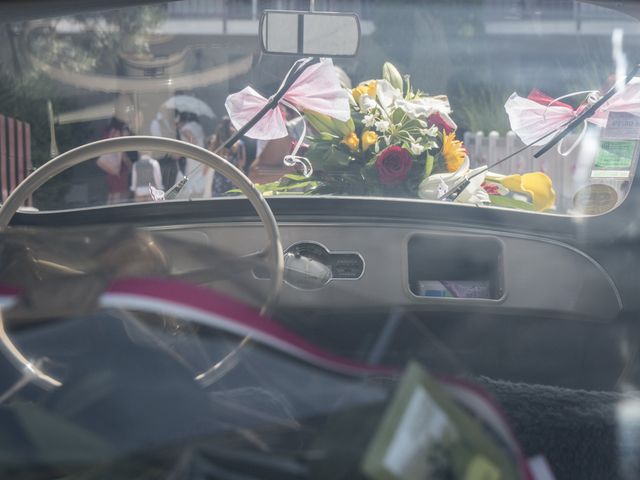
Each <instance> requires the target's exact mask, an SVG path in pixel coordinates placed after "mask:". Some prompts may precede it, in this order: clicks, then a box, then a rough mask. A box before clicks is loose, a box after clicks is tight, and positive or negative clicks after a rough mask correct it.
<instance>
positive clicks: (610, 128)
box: [603, 112, 640, 140]
mask: <svg viewBox="0 0 640 480" xmlns="http://www.w3.org/2000/svg"><path fill="white" fill-rule="evenodd" d="M603 136H604V137H605V138H611V139H628V140H637V139H640V116H638V115H634V114H633V113H628V112H610V113H609V117H608V118H607V126H606V127H605V129H604V135H603Z"/></svg>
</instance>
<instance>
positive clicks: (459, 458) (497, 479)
mask: <svg viewBox="0 0 640 480" xmlns="http://www.w3.org/2000/svg"><path fill="white" fill-rule="evenodd" d="M472 394H473V393H472V392H471V391H470V392H469V395H472ZM486 425H487V424H484V423H482V422H481V421H480V420H479V419H477V418H475V417H474V416H473V415H471V414H470V413H469V412H467V411H466V410H465V409H464V408H461V407H460V406H459V405H458V404H457V403H456V402H455V401H454V400H453V399H452V398H451V397H450V396H449V395H447V393H446V392H445V390H444V389H443V388H442V386H441V384H440V383H439V382H437V381H436V380H434V379H433V378H431V376H430V375H429V374H428V373H427V372H426V371H425V370H424V369H423V368H422V367H421V366H420V365H418V364H417V363H411V364H410V365H409V366H408V367H407V369H406V371H405V373H404V374H403V375H402V378H401V379H400V382H399V384H398V387H397V389H396V392H395V393H394V395H393V398H392V400H391V402H390V403H389V406H388V407H387V409H386V411H385V413H384V416H383V418H382V420H381V422H380V425H379V426H378V429H377V430H376V433H375V435H374V436H373V438H372V439H371V441H370V443H369V446H368V448H367V451H366V453H365V456H364V458H363V461H362V464H361V468H362V471H363V473H365V475H366V476H367V478H369V479H372V480H423V479H425V478H440V477H447V478H448V477H451V478H460V479H465V480H466V479H467V478H469V479H471V478H474V479H475V478H486V479H487V480H506V479H517V478H520V477H519V470H518V465H517V459H516V457H515V456H514V455H513V452H511V451H509V450H508V448H506V447H505V446H504V445H503V444H502V443H501V442H499V441H498V440H497V435H495V433H494V432H491V431H488V430H487V429H486V428H487V427H486ZM477 474H482V476H481V477H478V476H477ZM470 475H471V477H470Z"/></svg>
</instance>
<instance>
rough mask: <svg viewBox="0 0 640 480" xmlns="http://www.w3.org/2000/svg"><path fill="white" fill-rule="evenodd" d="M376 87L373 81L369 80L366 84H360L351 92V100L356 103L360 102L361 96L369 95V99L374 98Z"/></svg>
mask: <svg viewBox="0 0 640 480" xmlns="http://www.w3.org/2000/svg"><path fill="white" fill-rule="evenodd" d="M377 85H378V84H377V82H376V81H375V80H370V81H369V82H367V83H361V84H360V85H358V86H357V87H356V88H354V89H353V90H351V94H352V95H353V99H354V100H355V101H356V102H357V101H358V100H360V97H361V96H362V95H369V96H370V97H371V98H376V91H377Z"/></svg>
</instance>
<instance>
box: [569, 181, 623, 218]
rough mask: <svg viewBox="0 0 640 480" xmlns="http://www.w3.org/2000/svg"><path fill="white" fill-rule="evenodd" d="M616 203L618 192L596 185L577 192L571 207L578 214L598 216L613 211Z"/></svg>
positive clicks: (609, 187)
mask: <svg viewBox="0 0 640 480" xmlns="http://www.w3.org/2000/svg"><path fill="white" fill-rule="evenodd" d="M617 203H618V192H616V190H615V188H613V187H611V186H610V185H605V184H603V183H596V184H593V185H587V186H586V187H583V188H582V189H580V190H578V191H577V192H576V194H575V195H574V196H573V206H574V208H575V209H576V211H577V212H578V213H582V214H585V215H598V214H601V213H605V212H608V211H609V210H611V209H613V208H614V207H615V206H616V204H617Z"/></svg>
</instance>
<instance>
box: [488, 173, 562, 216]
mask: <svg viewBox="0 0 640 480" xmlns="http://www.w3.org/2000/svg"><path fill="white" fill-rule="evenodd" d="M500 183H502V185H504V186H505V187H506V188H508V189H509V190H511V191H512V192H518V193H525V194H527V195H529V196H530V197H531V201H532V203H533V208H535V209H536V210H538V211H540V212H541V211H543V210H547V209H549V208H551V207H553V205H554V204H555V202H556V192H555V190H554V189H553V183H552V182H551V179H550V178H549V177H548V176H547V175H545V174H544V173H542V172H532V173H525V174H524V175H518V174H516V175H509V176H507V177H504V178H503V179H502V180H500Z"/></svg>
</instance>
